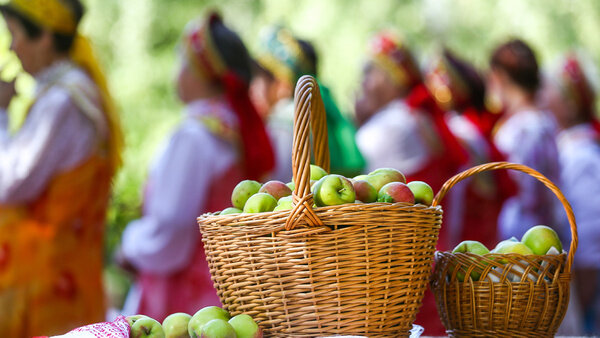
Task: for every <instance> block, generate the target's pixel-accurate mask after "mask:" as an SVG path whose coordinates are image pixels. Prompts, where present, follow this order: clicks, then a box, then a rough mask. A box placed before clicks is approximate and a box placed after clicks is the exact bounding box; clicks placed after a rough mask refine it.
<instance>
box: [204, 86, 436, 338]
mask: <svg viewBox="0 0 600 338" xmlns="http://www.w3.org/2000/svg"><path fill="white" fill-rule="evenodd" d="M318 92H319V91H318V86H317V84H316V82H315V81H314V79H312V78H311V77H303V78H301V79H300V81H299V82H298V86H297V88H296V96H295V97H296V114H295V139H294V153H293V154H292V164H293V168H294V181H295V182H296V184H297V189H296V191H295V192H294V198H293V200H294V208H293V209H292V210H288V211H278V212H267V213H260V214H234V215H223V216H219V215H212V214H205V215H202V216H201V217H199V219H198V221H199V224H200V230H201V232H202V236H203V242H204V247H205V250H206V254H207V260H208V263H209V266H210V270H211V275H212V278H213V281H214V282H215V287H216V288H217V292H218V294H219V297H220V299H221V301H222V303H223V306H224V308H225V309H227V310H228V311H230V312H231V314H232V315H235V314H239V313H247V314H249V315H251V316H252V317H253V318H255V319H256V320H257V322H258V323H259V325H260V326H261V327H262V328H263V329H264V330H265V335H266V336H273V337H292V336H293V337H318V336H326V335H365V336H369V337H402V336H408V335H409V332H408V331H409V330H410V329H411V325H412V322H413V321H414V318H415V315H416V313H417V312H418V310H419V307H420V305H421V300H422V297H423V293H424V291H425V288H426V287H427V283H428V280H429V276H430V271H431V263H432V259H433V254H434V251H435V245H436V243H437V238H438V232H439V228H440V226H441V219H442V210H441V208H440V207H426V206H423V205H412V204H406V203H394V204H390V203H369V204H345V205H339V206H330V207H321V208H313V202H312V194H311V193H310V188H309V183H310V180H309V170H310V169H309V164H310V158H311V151H310V150H311V148H310V143H309V141H310V137H309V129H310V128H312V130H313V138H314V140H315V144H316V148H315V149H314V157H315V160H316V162H317V164H321V165H322V166H323V167H325V168H326V167H328V163H327V161H328V154H327V151H324V150H323V148H326V147H327V143H326V139H327V138H326V128H324V127H323V124H324V123H325V122H324V110H323V109H322V102H320V97H319V94H318ZM310 113H312V114H313V115H321V116H311V115H310ZM309 121H310V123H309ZM311 125H312V126H311ZM319 128H320V129H319ZM319 133H320V134H319ZM323 133H324V135H323ZM323 136H324V137H323ZM324 154H327V156H325V155H324Z"/></svg>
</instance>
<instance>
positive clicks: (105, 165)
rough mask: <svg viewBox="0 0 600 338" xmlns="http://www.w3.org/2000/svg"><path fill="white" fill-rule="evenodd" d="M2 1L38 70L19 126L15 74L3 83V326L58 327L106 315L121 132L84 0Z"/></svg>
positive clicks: (5, 330) (28, 330) (5, 329)
mask: <svg viewBox="0 0 600 338" xmlns="http://www.w3.org/2000/svg"><path fill="white" fill-rule="evenodd" d="M0 11H1V12H2V15H3V17H4V19H5V21H6V24H7V27H8V30H9V32H10V34H11V36H12V42H11V45H10V48H11V49H12V50H13V51H14V52H15V54H16V56H17V57H18V58H19V59H20V61H21V65H22V67H23V70H24V71H25V72H27V73H29V74H31V75H32V76H34V78H35V80H36V87H35V98H34V101H33V103H32V105H31V106H30V108H29V109H28V112H27V115H26V117H25V119H24V120H23V121H20V122H21V123H20V124H19V123H17V124H16V125H17V128H16V130H14V131H9V130H8V124H9V121H8V116H7V111H6V110H7V107H8V105H9V102H10V100H11V98H12V97H13V96H14V94H15V90H14V83H1V84H0V158H1V160H0V227H1V229H2V231H1V232H0V333H1V334H2V336H3V337H31V336H36V335H53V334H57V333H63V332H65V331H68V330H69V329H71V328H73V327H76V326H81V325H84V324H87V323H90V322H98V321H102V320H103V319H104V314H105V309H104V295H103V287H102V268H103V250H104V246H103V244H104V243H103V237H104V226H105V224H104V222H105V213H106V209H107V204H108V199H109V194H110V186H111V181H112V178H113V175H114V174H115V172H116V170H117V169H118V166H119V165H120V163H121V158H120V153H121V148H122V135H121V130H120V126H119V121H118V117H117V114H116V111H115V109H114V106H113V102H112V100H111V97H110V94H109V92H108V90H107V85H106V82H105V79H104V77H103V74H102V72H101V71H100V69H99V67H98V64H97V63H96V60H95V58H94V56H93V54H92V50H91V46H90V44H89V41H88V40H87V39H86V38H85V37H83V36H82V35H80V34H79V33H78V26H79V22H80V20H81V17H82V16H83V13H84V9H83V7H82V5H81V3H80V2H79V1H78V0H64V1H58V0H27V1H25V0H11V1H9V2H8V3H6V4H4V5H2V6H0ZM11 124H12V123H11Z"/></svg>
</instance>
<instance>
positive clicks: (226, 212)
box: [219, 207, 242, 215]
mask: <svg viewBox="0 0 600 338" xmlns="http://www.w3.org/2000/svg"><path fill="white" fill-rule="evenodd" d="M241 212H242V210H240V209H238V208H234V207H229V208H225V209H223V211H221V213H219V215H231V214H239V213H241Z"/></svg>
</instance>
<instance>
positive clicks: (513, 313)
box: [431, 162, 577, 337]
mask: <svg viewBox="0 0 600 338" xmlns="http://www.w3.org/2000/svg"><path fill="white" fill-rule="evenodd" d="M497 169H513V170H518V171H521V172H524V173H526V174H529V175H531V176H533V177H535V178H536V179H538V180H539V181H541V182H542V183H544V184H545V185H546V186H547V187H548V188H549V189H550V190H552V191H553V192H554V194H555V195H556V196H557V197H558V199H559V200H560V201H561V203H562V204H563V206H564V209H565V211H566V213H567V217H568V219H569V223H570V227H571V233H572V241H571V245H570V248H569V252H568V254H565V253H560V254H557V255H542V256H537V255H527V256H523V255H518V254H493V253H490V254H486V255H483V256H479V255H475V254H472V253H450V252H436V254H435V262H436V265H435V269H434V274H433V276H432V281H431V287H432V290H433V292H434V294H435V298H436V303H437V307H438V312H439V313H440V317H441V319H442V322H443V323H444V326H445V327H446V329H447V333H448V334H449V335H450V336H452V337H454V336H456V337H458V336H461V337H462V336H464V337H552V336H554V334H555V333H556V331H557V330H558V327H559V326H560V323H561V321H562V319H563V317H564V315H565V313H566V310H567V307H568V303H569V282H570V279H571V275H570V271H571V265H572V262H573V257H574V254H575V251H576V249H577V227H576V224H575V217H574V215H573V211H572V209H571V206H570V205H569V203H568V201H567V200H566V199H565V197H564V196H563V194H562V193H561V192H560V190H559V189H558V188H557V187H556V186H555V185H554V184H553V183H552V182H550V181H549V180H548V179H546V178H545V177H544V176H543V175H541V174H540V173H538V172H537V171H535V170H533V169H531V168H528V167H526V166H522V165H518V164H512V163H507V162H497V163H488V164H484V165H481V166H477V167H474V168H471V169H469V170H467V171H465V172H463V173H461V174H458V175H456V176H455V177H453V178H451V179H450V180H448V182H446V184H445V185H444V186H443V187H442V189H441V190H440V192H439V193H438V195H437V196H436V198H435V200H434V205H435V204H438V203H439V202H440V201H441V199H442V198H443V197H444V195H445V194H446V192H447V191H448V190H449V189H450V188H451V187H452V186H453V185H454V184H456V183H458V182H459V181H461V180H463V179H465V178H467V177H470V176H472V175H475V174H477V173H480V172H483V171H488V170H497ZM532 226H533V225H532ZM469 276H470V277H472V278H469Z"/></svg>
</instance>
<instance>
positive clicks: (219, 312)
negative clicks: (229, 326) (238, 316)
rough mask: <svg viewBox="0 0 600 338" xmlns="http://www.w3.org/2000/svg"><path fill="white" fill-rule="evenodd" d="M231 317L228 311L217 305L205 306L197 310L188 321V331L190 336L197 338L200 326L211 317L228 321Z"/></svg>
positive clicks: (200, 332) (199, 334)
mask: <svg viewBox="0 0 600 338" xmlns="http://www.w3.org/2000/svg"><path fill="white" fill-rule="evenodd" d="M230 318H231V316H230V315H229V312H227V311H225V310H223V309H222V308H220V307H218V306H207V307H204V308H202V309H200V310H198V311H197V312H196V313H194V315H193V316H192V318H191V319H190V321H189V323H188V333H189V335H190V337H192V338H198V337H200V336H201V335H202V328H203V327H204V325H205V324H206V323H208V322H209V321H211V320H213V319H222V320H224V321H228V320H229V319H230Z"/></svg>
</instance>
